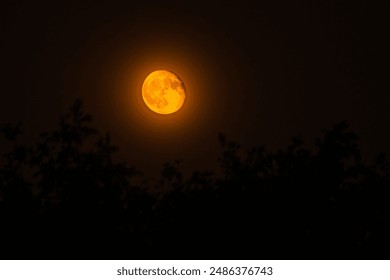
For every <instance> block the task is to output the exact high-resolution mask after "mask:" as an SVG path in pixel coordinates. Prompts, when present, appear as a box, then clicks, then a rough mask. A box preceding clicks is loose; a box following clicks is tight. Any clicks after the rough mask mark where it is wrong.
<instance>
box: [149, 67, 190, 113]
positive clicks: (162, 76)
mask: <svg viewBox="0 0 390 280" xmlns="http://www.w3.org/2000/svg"><path fill="white" fill-rule="evenodd" d="M142 98H143V100H144V101H145V103H146V105H147V106H148V107H149V109H150V110H152V111H154V112H156V113H158V114H165V115H166V114H172V113H175V112H176V111H178V110H179V109H180V108H181V107H182V106H183V104H184V101H185V98H186V96H185V89H184V84H183V82H182V81H181V80H180V78H179V77H178V76H177V75H176V74H174V73H172V72H170V71H167V70H157V71H154V72H152V73H150V74H149V75H148V76H147V77H146V79H145V81H144V83H143V85H142Z"/></svg>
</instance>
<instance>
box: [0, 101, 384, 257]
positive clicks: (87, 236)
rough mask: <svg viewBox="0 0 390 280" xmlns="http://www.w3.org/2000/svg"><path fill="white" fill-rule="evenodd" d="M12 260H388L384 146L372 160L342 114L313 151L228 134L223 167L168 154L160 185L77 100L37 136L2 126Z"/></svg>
mask: <svg viewBox="0 0 390 280" xmlns="http://www.w3.org/2000/svg"><path fill="white" fill-rule="evenodd" d="M0 131H1V134H2V136H3V138H4V139H5V140H6V141H9V142H10V143H11V144H12V147H11V148H10V150H9V151H4V153H3V165H2V166H1V168H0V219H1V233H0V237H1V241H2V247H1V248H2V249H1V250H0V255H1V256H2V257H3V258H64V257H65V258H77V259H80V258H104V259H107V258H116V259H118V258H125V259H129V258H137V259H139V258H209V259H210V258H234V259H237V258H257V259H281V258H282V259H287V258H291V259H294V258H305V259H310V258H320V259H321V258H334V259H340V258H349V259H351V258H352V259H355V258H365V259H367V258H382V257H383V256H385V252H386V251H387V250H388V249H390V242H389V241H388V240H389V239H388V236H389V233H390V232H389V230H388V227H387V223H388V220H389V217H390V207H389V203H388V198H389V195H390V193H389V187H390V184H389V182H390V180H389V178H390V176H389V174H390V172H389V171H390V168H389V166H390V165H389V161H388V159H387V157H386V155H385V154H381V155H379V156H378V157H377V158H376V159H375V161H374V162H373V163H367V162H365V161H364V160H363V159H364V157H363V156H362V155H361V152H360V149H359V147H358V137H357V135H356V134H354V133H352V132H350V131H349V130H348V125H347V124H346V123H345V122H342V123H339V124H337V125H335V126H334V127H332V128H331V129H330V130H326V131H324V134H323V136H322V137H320V138H318V139H317V140H316V148H315V149H314V150H310V149H308V148H306V147H305V145H304V144H305V143H304V141H303V140H302V139H301V138H300V137H296V138H293V139H292V141H291V144H290V145H289V146H288V147H286V149H284V150H279V151H267V149H266V148H265V147H264V146H257V147H253V148H250V149H245V148H243V147H241V145H239V144H238V143H236V142H234V141H231V140H228V139H227V137H226V136H225V135H223V134H222V133H220V134H219V135H218V140H219V143H220V147H221V154H220V157H219V158H218V162H219V165H220V167H221V169H222V175H221V176H217V175H215V173H213V172H212V171H207V170H206V171H199V170H195V171H194V172H193V173H192V174H191V176H189V177H188V178H185V177H184V176H183V174H182V172H181V170H180V164H181V162H182V160H177V161H175V162H173V163H166V164H164V165H163V166H162V169H161V179H160V180H159V184H160V185H163V186H164V190H165V192H164V193H159V194H152V193H150V192H148V191H147V188H145V187H144V186H143V183H144V182H146V181H147V178H145V176H144V175H143V174H142V173H141V172H139V171H138V170H137V169H136V168H135V167H133V166H130V165H129V164H128V163H125V162H116V161H115V160H114V159H113V154H114V153H115V152H117V151H118V148H117V147H115V146H114V145H113V144H112V143H111V139H110V135H109V134H108V133H100V132H99V131H98V130H97V129H95V128H94V127H93V126H92V116H91V115H89V114H86V113H85V112H84V111H83V106H82V102H81V101H80V100H77V101H76V102H75V103H74V104H73V105H72V106H71V107H70V109H69V112H68V113H66V114H65V115H62V116H61V117H60V119H59V123H58V128H57V129H55V130H54V131H51V132H44V133H41V134H40V137H39V139H38V141H37V142H36V143H33V144H22V143H20V140H19V136H20V135H21V134H22V132H23V129H22V125H21V124H17V125H15V126H13V125H9V124H4V125H2V126H1V129H0Z"/></svg>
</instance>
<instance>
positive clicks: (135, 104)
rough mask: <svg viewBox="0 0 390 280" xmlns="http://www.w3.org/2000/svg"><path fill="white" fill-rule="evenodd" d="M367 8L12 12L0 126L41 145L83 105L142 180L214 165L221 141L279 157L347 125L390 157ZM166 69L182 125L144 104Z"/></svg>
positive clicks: (176, 5) (85, 6)
mask: <svg viewBox="0 0 390 280" xmlns="http://www.w3.org/2000/svg"><path fill="white" fill-rule="evenodd" d="M368 2H369V1H367V3H364V2H362V1H333V0H331V1H306V2H301V1H251V2H250V1H248V2H246V1H205V2H202V1H177V2H172V1H129V0H128V1H100V0H95V1H5V4H4V1H3V2H2V3H3V4H2V8H1V9H0V19H1V20H0V24H1V37H0V49H1V51H0V55H1V58H0V61H1V71H2V72H1V76H0V77H1V92H2V94H1V100H0V121H2V122H3V121H4V122H15V121H18V120H22V121H23V122H24V124H25V127H26V128H27V132H28V134H29V135H34V133H36V132H38V131H42V130H48V129H51V128H54V126H55V124H56V120H57V118H58V116H59V114H60V112H64V111H65V110H66V108H68V107H69V105H70V104H71V103H72V101H73V100H75V99H76V98H77V97H81V98H82V99H83V100H84V101H85V104H86V109H87V110H88V111H89V112H90V113H92V115H93V116H94V117H95V124H96V126H98V127H99V128H100V129H101V130H102V131H106V130H108V131H110V132H111V134H112V137H113V142H114V143H116V144H117V145H118V146H119V147H120V148H121V151H122V152H121V154H120V157H121V158H122V159H126V160H128V161H129V162H134V163H135V164H136V165H137V166H139V167H140V168H142V169H148V168H152V167H155V166H157V165H159V164H160V163H162V162H165V161H171V160H174V159H177V158H182V159H184V160H185V163H186V164H187V165H188V166H191V167H197V168H200V169H202V168H205V167H209V166H212V165H213V164H212V160H211V159H213V160H215V159H216V157H217V155H218V152H219V150H218V142H217V133H218V132H224V133H226V134H227V136H228V137H229V138H232V139H234V140H237V141H238V142H240V143H242V144H243V145H244V146H251V145H256V144H265V145H266V146H268V147H269V148H271V149H276V148H281V147H284V146H285V145H286V144H288V143H289V141H290V139H291V137H292V136H294V135H298V134H301V135H303V136H304V137H305V139H307V140H308V141H313V140H314V137H316V136H319V135H320V133H321V130H322V129H326V128H330V127H331V125H332V124H334V123H336V122H339V121H342V120H347V121H348V122H349V123H350V124H351V129H352V130H353V131H355V132H357V133H358V134H359V135H360V136H361V145H362V148H363V149H364V150H365V151H366V152H367V154H368V155H371V154H376V153H378V152H380V151H389V148H388V145H387V143H390V133H389V129H388V124H389V121H390V114H389V113H388V110H389V109H388V108H389V105H390V97H389V91H388V87H385V84H384V80H385V73H386V72H385V69H386V68H387V66H386V62H385V59H384V49H385V47H384V41H385V39H386V38H385V37H386V36H387V35H386V34H387V33H388V31H387V29H386V27H385V26H386V25H385V19H386V18H385V16H387V15H385V12H384V11H385V9H383V8H381V7H377V6H375V5H374V4H373V2H372V1H371V4H369V3H368ZM157 69H167V70H171V71H174V72H175V73H177V74H178V75H179V76H180V78H181V79H182V80H183V81H184V83H185V85H186V87H187V88H188V90H189V92H188V100H187V102H186V104H185V107H184V108H183V109H182V110H180V111H179V112H178V113H176V114H174V115H171V116H165V117H162V116H158V115H156V114H155V113H152V112H150V111H148V110H147V109H146V108H145V105H144V104H142V102H141V100H140V94H141V92H140V88H141V85H142V82H143V79H144V78H145V77H146V76H147V75H148V74H149V73H150V72H152V71H154V70H157Z"/></svg>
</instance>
